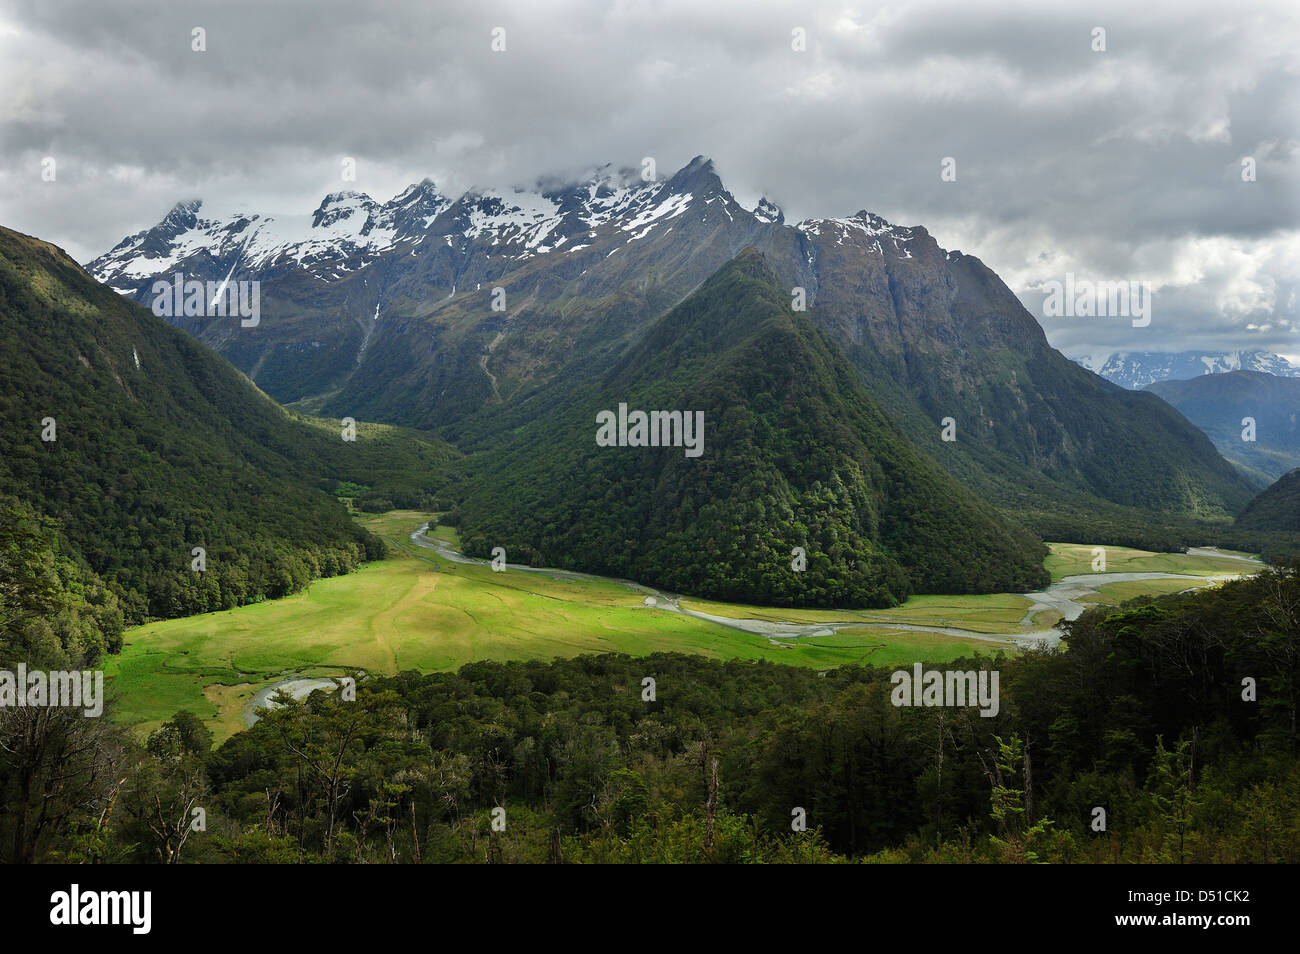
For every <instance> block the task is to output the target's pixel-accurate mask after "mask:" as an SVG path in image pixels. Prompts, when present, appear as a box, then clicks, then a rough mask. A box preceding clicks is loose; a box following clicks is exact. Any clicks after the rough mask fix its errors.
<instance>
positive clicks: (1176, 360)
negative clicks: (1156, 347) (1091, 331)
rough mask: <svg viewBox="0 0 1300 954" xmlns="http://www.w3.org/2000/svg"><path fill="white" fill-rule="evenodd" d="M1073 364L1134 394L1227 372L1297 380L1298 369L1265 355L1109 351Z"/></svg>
mask: <svg viewBox="0 0 1300 954" xmlns="http://www.w3.org/2000/svg"><path fill="white" fill-rule="evenodd" d="M1073 360H1075V361H1077V362H1078V363H1079V364H1081V365H1083V366H1084V367H1085V368H1087V369H1088V370H1089V371H1092V372H1093V373H1095V374H1099V375H1101V376H1102V377H1103V378H1105V379H1106V380H1107V381H1110V382H1111V383H1113V384H1118V385H1119V386H1120V387H1122V388H1128V389H1130V390H1133V391H1137V390H1140V389H1142V388H1146V387H1148V386H1149V385H1151V384H1155V383H1156V382H1158V381H1181V380H1183V379H1186V378H1194V377H1198V376H1200V375H1202V374H1226V373H1227V372H1229V371H1260V372H1263V373H1264V374H1273V375H1277V376H1278V377H1292V378H1294V377H1300V368H1297V367H1296V366H1295V365H1293V364H1292V363H1291V362H1290V361H1288V360H1286V358H1283V357H1281V356H1280V355H1276V354H1270V353H1269V352H1267V351H1177V352H1168V353H1166V352H1161V351H1110V352H1105V353H1102V354H1095V355H1087V354H1081V355H1074V356H1073Z"/></svg>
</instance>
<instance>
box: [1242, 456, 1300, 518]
mask: <svg viewBox="0 0 1300 954" xmlns="http://www.w3.org/2000/svg"><path fill="white" fill-rule="evenodd" d="M1237 526H1238V527H1241V528H1242V529H1245V530H1263V531H1265V532H1275V533H1300V467H1297V468H1296V469H1295V470H1293V471H1291V472H1290V473H1286V474H1283V475H1282V476H1281V477H1279V478H1278V479H1277V482H1276V483H1274V484H1273V485H1272V486H1270V487H1268V488H1267V489H1266V490H1264V491H1263V492H1262V493H1261V494H1260V495H1259V496H1258V497H1256V498H1255V499H1254V500H1252V501H1251V502H1250V503H1249V504H1248V505H1247V506H1246V509H1245V510H1243V511H1242V512H1241V516H1240V517H1238V518H1237Z"/></svg>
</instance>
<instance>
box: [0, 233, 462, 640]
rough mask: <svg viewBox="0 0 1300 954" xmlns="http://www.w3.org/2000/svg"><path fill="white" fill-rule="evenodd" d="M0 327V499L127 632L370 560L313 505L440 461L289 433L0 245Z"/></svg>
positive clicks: (324, 506) (13, 243)
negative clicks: (83, 576)
mask: <svg viewBox="0 0 1300 954" xmlns="http://www.w3.org/2000/svg"><path fill="white" fill-rule="evenodd" d="M0 319H2V322H0V495H10V496H12V497H14V498H17V499H18V500H19V501H22V502H24V503H25V504H26V505H29V506H30V508H32V509H34V510H35V512H36V513H37V514H38V515H41V516H44V517H47V518H52V519H53V521H54V522H55V528H56V529H57V532H58V536H59V538H60V540H61V541H62V545H63V548H64V550H65V551H66V552H67V553H70V554H71V555H72V557H73V559H74V560H75V561H76V562H77V563H80V564H81V565H82V566H84V568H85V569H86V571H87V572H90V573H93V574H95V575H97V576H98V577H102V578H103V579H104V580H105V581H107V582H108V584H109V586H110V588H111V589H112V590H113V592H115V593H116V594H117V597H118V598H120V600H121V601H122V604H123V608H124V610H125V613H126V617H127V619H128V621H138V620H140V619H142V618H143V617H145V616H174V615H180V614H184V613H189V612H198V611H202V610H207V609H219V608H222V607H228V606H233V605H236V604H238V603H242V602H248V601H254V600H259V599H263V598H268V597H273V596H280V595H284V594H286V593H288V592H291V591H293V590H294V589H296V588H298V587H299V586H301V585H303V584H305V583H307V582H309V581H310V580H311V579H312V578H313V577H315V576H320V575H331V574H334V573H338V572H344V571H346V570H348V569H351V568H352V567H354V566H355V565H356V564H357V563H358V562H360V561H362V560H364V559H369V558H374V557H377V556H378V555H380V554H381V553H382V544H381V543H380V541H379V540H378V539H376V538H375V537H373V536H371V535H369V534H368V533H366V532H364V531H362V530H361V529H360V528H359V527H357V526H356V525H355V524H354V523H353V522H352V521H351V520H350V519H349V518H348V516H347V512H346V510H345V508H344V507H343V506H342V505H341V504H340V503H339V502H338V501H336V500H334V499H332V498H330V497H329V496H328V495H327V494H326V493H323V492H322V490H323V489H333V485H335V484H337V483H338V482H339V481H340V480H344V479H349V480H352V481H354V482H357V483H367V484H380V485H386V486H395V487H399V488H404V489H410V485H409V483H407V481H408V480H410V479H411V477H412V475H413V474H414V473H415V472H416V471H417V470H418V469H420V468H426V467H431V466H433V465H434V464H436V463H438V462H439V461H443V462H445V461H446V460H447V459H449V457H450V452H449V451H447V450H446V449H445V448H441V447H439V446H437V445H436V444H434V443H432V442H424V443H420V444H417V443H416V442H415V441H414V439H413V438H410V437H408V438H405V439H403V440H402V441H401V444H402V446H403V449H402V450H401V452H400V453H399V452H396V451H392V450H391V448H390V450H389V451H385V452H383V453H380V454H378V455H376V453H375V450H376V449H377V448H380V449H382V448H383V447H386V446H388V445H390V444H391V443H392V439H391V436H390V437H387V438H385V439H382V440H378V441H376V442H375V444H374V445H373V446H369V447H368V446H366V445H365V444H364V442H361V441H358V442H355V443H350V442H345V441H344V440H342V432H341V430H334V431H333V433H329V432H327V431H325V430H323V429H322V428H321V427H320V426H311V425H309V424H308V423H305V422H295V421H294V420H292V419H291V418H290V417H289V416H288V415H286V413H285V412H284V410H283V409H281V408H280V407H278V406H277V405H276V404H275V403H274V402H273V401H271V400H270V399H269V398H267V397H266V395H265V394H263V393H261V392H260V391H258V390H257V388H256V387H255V386H253V385H252V384H251V383H250V382H249V381H248V380H247V379H246V378H245V377H244V376H243V375H241V374H239V373H238V372H237V371H236V370H235V369H233V368H231V367H230V365H229V364H227V363H226V362H225V361H224V360H222V359H221V358H220V357H218V356H217V355H215V354H213V353H212V352H210V351H209V350H208V349H207V348H205V347H203V346H202V345H200V344H198V343H196V342H195V341H194V340H193V339H192V338H190V337H189V336H188V335H186V334H184V333H183V332H181V331H178V330H177V329H175V328H172V327H170V326H169V325H167V324H166V323H165V322H164V321H162V320H161V319H158V318H156V317H154V316H153V315H152V314H150V313H149V312H148V311H146V310H145V309H143V308H140V307H138V306H137V305H135V304H132V303H131V302H128V301H126V300H125V299H123V298H122V297H121V296H120V295H117V294H114V293H113V292H112V291H111V290H110V289H108V288H106V287H104V286H102V285H99V284H97V283H96V282H94V281H93V280H92V279H91V278H90V277H89V276H87V275H86V273H85V272H84V271H82V270H81V268H80V267H79V266H78V265H77V264H76V263H75V262H73V261H72V260H71V259H69V258H68V257H67V256H66V255H65V254H64V253H63V252H61V251H60V250H58V249H57V248H55V247H54V246H52V245H48V244H46V243H44V242H41V241H39V240H37V239H33V238H30V237H28V236H24V235H20V234H18V233H16V232H12V231H9V230H7V229H0ZM226 320H227V321H235V319H226ZM313 485H314V486H313ZM317 487H319V488H321V489H315V488H317ZM388 492H392V491H388ZM19 519H21V517H20V518H19ZM195 547H201V548H203V549H204V550H205V551H206V553H205V555H204V559H205V561H206V567H205V568H204V569H202V571H195V569H194V568H193V567H194V563H193V561H194V559H195V555H194V553H193V552H192V551H193V548H195Z"/></svg>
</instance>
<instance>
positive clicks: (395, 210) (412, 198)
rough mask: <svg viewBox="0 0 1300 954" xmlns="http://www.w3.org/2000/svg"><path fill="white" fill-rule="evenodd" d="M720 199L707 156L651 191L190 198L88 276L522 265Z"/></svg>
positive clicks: (114, 282)
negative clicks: (246, 203)
mask: <svg viewBox="0 0 1300 954" xmlns="http://www.w3.org/2000/svg"><path fill="white" fill-rule="evenodd" d="M710 179H711V180H713V181H712V182H710V181H708V180H710ZM701 187H702V188H701ZM719 201H720V202H721V203H722V207H723V208H727V209H728V210H729V211H730V212H731V213H732V214H734V213H737V212H743V211H744V210H742V209H740V207H739V206H738V205H737V204H736V202H735V199H734V198H732V196H731V195H730V193H728V192H726V191H725V190H724V189H722V188H721V183H720V182H719V181H717V179H716V176H714V175H713V174H712V165H711V163H710V162H709V161H708V160H706V159H703V158H696V159H695V160H693V161H692V162H691V163H690V164H689V165H687V166H686V167H685V168H683V169H682V170H681V171H679V172H678V173H677V174H676V175H674V176H673V177H671V178H669V179H667V180H659V181H650V182H646V181H642V180H641V179H640V178H639V177H636V176H635V175H634V174H633V173H632V172H631V171H628V170H621V171H620V170H614V169H612V168H611V167H610V166H609V165H606V166H603V167H601V168H599V169H597V170H595V171H594V172H593V173H592V174H591V175H590V176H588V177H587V178H586V179H585V180H583V181H581V182H578V183H575V184H568V185H564V186H561V187H558V188H549V189H545V188H539V189H537V190H522V189H521V190H512V191H505V190H495V189H487V190H473V191H470V192H466V193H465V194H464V195H462V196H460V197H459V198H456V199H454V200H453V199H450V198H448V197H446V196H443V195H441V194H440V193H439V192H438V191H437V189H436V188H435V186H434V184H433V183H432V182H431V181H430V180H428V179H425V180H424V181H423V182H420V183H417V184H415V185H412V186H410V187H409V188H407V189H406V190H405V191H403V192H402V193H401V194H400V195H398V196H396V197H394V198H393V199H392V200H390V201H388V202H386V203H384V204H382V205H381V204H379V203H378V202H376V201H375V200H374V199H373V198H371V197H370V196H368V195H365V194H364V193H359V192H336V193H333V194H331V195H328V196H326V197H325V199H324V200H323V201H322V202H321V204H320V206H319V207H318V208H317V209H316V210H315V211H314V212H313V213H311V214H310V215H307V216H264V215H258V214H249V213H246V212H243V211H225V210H217V209H209V208H207V207H206V206H205V205H204V203H203V202H201V201H199V200H191V201H187V202H181V203H178V204H177V205H176V206H175V207H174V208H173V209H172V210H171V211H170V212H169V213H168V214H167V216H166V217H165V218H164V219H163V220H162V221H161V222H159V223H158V224H157V225H155V226H154V227H153V228H151V229H148V230H146V231H143V232H138V233H136V234H135V235H131V236H128V237H127V238H125V239H123V240H122V241H121V242H120V243H118V245H116V246H115V247H114V248H112V249H111V250H109V251H108V252H106V253H105V254H103V255H101V256H100V257H99V258H97V259H95V260H94V261H92V262H90V263H88V264H87V266H86V268H87V270H88V271H89V272H90V273H91V274H92V275H94V276H95V277H96V278H98V279H99V280H100V281H102V282H104V283H106V284H108V285H110V286H112V287H113V288H115V289H116V290H117V291H119V292H121V293H123V294H127V295H132V296H135V297H140V296H141V295H143V294H145V293H146V292H147V288H146V286H147V285H149V284H151V283H152V281H153V280H154V279H155V278H158V277H161V276H167V275H170V274H171V273H172V272H173V271H175V270H178V269H179V270H180V271H183V272H184V273H185V274H186V276H187V277H191V278H199V279H205V278H209V277H210V273H211V272H213V271H214V269H215V270H217V271H220V270H222V269H225V270H230V269H237V270H238V272H239V273H240V274H241V275H244V276H245V277H249V276H251V277H258V276H257V274H256V273H264V272H269V271H275V270H283V269H285V268H291V267H298V268H301V269H303V270H306V271H308V272H310V273H311V274H312V275H313V276H314V277H315V278H317V279H320V280H323V281H326V282H330V281H336V280H339V279H341V278H343V277H344V276H345V275H346V274H347V273H349V272H353V271H356V270H358V269H361V268H364V267H365V266H366V265H368V264H370V263H371V262H373V261H374V260H375V259H376V258H377V257H379V256H380V255H383V254H385V253H391V252H394V251H407V250H409V251H411V252H412V254H413V253H414V250H415V248H417V247H418V246H420V245H422V244H424V243H426V242H435V243H442V244H445V245H446V246H448V247H450V248H452V249H455V250H457V251H460V252H465V251H467V250H468V249H469V247H470V246H472V245H474V244H476V243H481V244H483V245H485V246H486V247H487V248H489V249H492V250H494V251H492V252H488V253H487V254H489V255H491V254H496V255H499V256H505V257H506V258H507V259H509V260H513V261H523V260H526V259H528V258H531V257H533V256H535V255H541V254H546V253H548V252H552V251H557V250H559V251H563V252H573V251H576V250H578V249H582V248H587V247H589V243H588V242H586V241H585V240H586V239H588V238H594V237H595V233H596V231H597V230H601V229H607V228H608V229H615V230H617V231H619V232H622V233H625V234H626V236H627V239H626V241H628V242H631V241H636V240H638V239H642V238H644V237H645V236H646V235H647V234H649V233H650V231H651V230H653V229H655V228H657V227H659V226H661V225H663V224H664V223H667V222H669V221H671V220H672V219H674V218H676V217H677V216H678V215H680V214H682V213H683V212H685V211H686V209H687V208H689V207H690V206H691V204H692V203H693V202H695V203H702V204H712V203H714V202H719ZM747 214H751V215H755V216H756V217H758V218H759V220H760V221H773V222H780V221H782V220H783V219H782V216H781V212H780V209H778V208H777V207H776V206H774V205H772V204H771V203H769V202H767V200H766V199H765V200H763V202H762V203H760V205H759V209H758V210H757V212H756V213H747ZM245 273H247V274H245ZM221 277H224V273H223V275H222V276H221ZM462 287H463V283H462Z"/></svg>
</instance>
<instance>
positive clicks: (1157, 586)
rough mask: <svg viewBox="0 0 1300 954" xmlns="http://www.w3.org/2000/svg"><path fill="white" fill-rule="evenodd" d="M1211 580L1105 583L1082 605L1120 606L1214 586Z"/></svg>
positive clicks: (1087, 597)
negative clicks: (1125, 603) (1146, 598)
mask: <svg viewBox="0 0 1300 954" xmlns="http://www.w3.org/2000/svg"><path fill="white" fill-rule="evenodd" d="M1212 585H1213V583H1212V582H1211V581H1210V580H1203V581H1201V582H1197V581H1196V580H1127V581H1123V582H1119V583H1103V584H1101V586H1099V587H1097V594H1096V595H1095V596H1093V595H1089V596H1085V597H1082V598H1081V599H1080V600H1079V602H1080V603H1096V604H1100V605H1103V606H1118V605H1119V604H1120V603H1123V602H1124V601H1125V600H1131V599H1133V598H1134V597H1136V596H1165V595H1167V594H1169V593H1181V592H1182V591H1183V590H1188V589H1192V588H1195V587H1202V586H1212Z"/></svg>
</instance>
